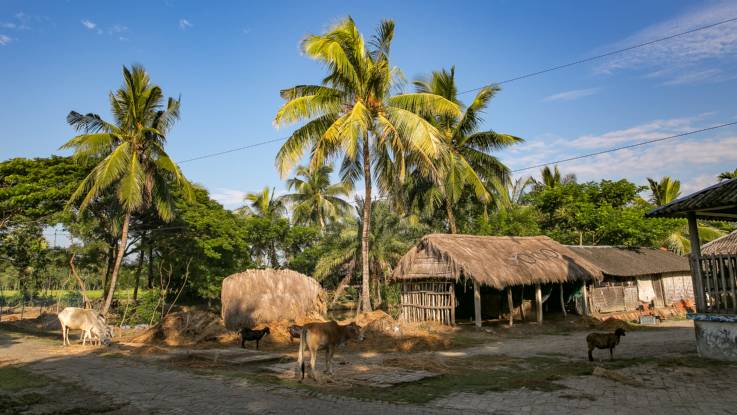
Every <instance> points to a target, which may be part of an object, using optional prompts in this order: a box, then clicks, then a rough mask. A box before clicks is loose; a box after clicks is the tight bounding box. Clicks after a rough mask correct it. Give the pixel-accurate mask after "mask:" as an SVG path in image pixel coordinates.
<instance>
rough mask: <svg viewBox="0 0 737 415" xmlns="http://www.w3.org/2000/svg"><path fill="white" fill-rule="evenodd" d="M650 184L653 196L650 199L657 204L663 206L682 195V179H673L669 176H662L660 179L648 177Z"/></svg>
mask: <svg viewBox="0 0 737 415" xmlns="http://www.w3.org/2000/svg"><path fill="white" fill-rule="evenodd" d="M647 182H648V186H649V187H650V192H651V193H652V196H651V197H650V201H651V202H652V203H653V204H654V205H655V206H663V205H667V204H668V203H670V202H672V201H674V200H676V199H678V196H680V195H681V181H680V180H673V179H671V178H670V177H668V176H664V177H661V178H660V181H656V180H655V179H651V178H649V177H648V178H647Z"/></svg>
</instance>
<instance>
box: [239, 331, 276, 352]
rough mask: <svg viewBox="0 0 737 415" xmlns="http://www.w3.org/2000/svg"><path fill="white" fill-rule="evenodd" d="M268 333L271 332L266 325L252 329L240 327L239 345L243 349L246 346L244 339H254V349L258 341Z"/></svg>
mask: <svg viewBox="0 0 737 415" xmlns="http://www.w3.org/2000/svg"><path fill="white" fill-rule="evenodd" d="M269 333H271V331H270V330H269V328H268V327H264V328H263V329H261V330H252V329H249V328H248V327H244V328H242V329H241V347H242V348H244V349H245V348H246V341H255V342H256V350H258V343H259V342H260V341H261V339H262V338H263V337H264V336H266V335H267V334H269Z"/></svg>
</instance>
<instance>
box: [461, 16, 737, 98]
mask: <svg viewBox="0 0 737 415" xmlns="http://www.w3.org/2000/svg"><path fill="white" fill-rule="evenodd" d="M734 21H737V17H732V18H730V19H727V20H722V21H719V22H716V23H711V24H708V25H706V26H700V27H697V28H695V29H691V30H687V31H685V32H679V33H676V34H673V35H670V36H666V37H661V38H659V39H655V40H651V41H648V42H643V43H638V44H636V45H632V46H628V47H626V48H622V49H617V50H613V51H611V52H607V53H602V54H601V55H596V56H590V57H588V58H584V59H579V60H577V61H573V62H568V63H564V64H562V65H558V66H553V67H550V68H546V69H541V70H539V71H535V72H530V73H527V74H524V75H520V76H516V77H514V78H509V79H505V80H503V81H501V82H496V83H494V84H492V85H503V84H508V83H510V82H515V81H519V80H521V79H526V78H531V77H533V76H537V75H542V74H544V73H548V72H553V71H557V70H559V69H564V68H568V67H571V66H574V65H579V64H582V63H586V62H591V61H595V60H598V59H602V58H606V57H608V56H612V55H617V54H620V53H624V52H629V51H631V50H634V49H638V48H642V47H645V46H650V45H652V44H654V43H658V42H663V41H666V40H670V39H674V38H677V37H680V36H685V35H689V34H691V33H695V32H699V31H701V30H706V29H711V28H713V27H716V26H719V25H723V24H726V23H730V22H734ZM483 88H485V86H482V87H479V88H474V89H469V90H467V91H463V92H459V93H458V95H463V94H468V93H469V92H475V91H478V90H480V89H483Z"/></svg>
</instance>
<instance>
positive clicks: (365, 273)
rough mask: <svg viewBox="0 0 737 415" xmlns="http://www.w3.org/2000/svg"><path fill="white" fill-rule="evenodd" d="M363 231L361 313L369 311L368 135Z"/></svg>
mask: <svg viewBox="0 0 737 415" xmlns="http://www.w3.org/2000/svg"><path fill="white" fill-rule="evenodd" d="M363 184H364V189H365V191H364V201H363V230H362V232H361V299H362V301H363V304H362V305H361V311H363V312H364V313H367V312H369V311H371V289H370V287H369V284H370V283H371V278H370V274H369V231H370V229H371V228H370V227H371V153H370V150H369V138H368V134H366V135H364V137H363Z"/></svg>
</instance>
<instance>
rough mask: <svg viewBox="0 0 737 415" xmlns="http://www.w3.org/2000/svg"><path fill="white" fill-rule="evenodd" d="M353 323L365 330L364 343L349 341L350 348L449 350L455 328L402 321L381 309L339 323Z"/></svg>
mask: <svg viewBox="0 0 737 415" xmlns="http://www.w3.org/2000/svg"><path fill="white" fill-rule="evenodd" d="M351 322H356V324H358V325H359V326H361V328H362V329H363V333H364V341H363V342H362V343H360V344H356V343H353V344H351V343H349V344H348V347H347V348H348V350H351V351H375V352H387V351H399V352H412V351H424V350H440V349H447V348H448V347H450V346H451V344H452V340H451V338H450V336H448V334H449V332H450V331H451V330H452V329H450V328H448V327H447V326H442V325H440V324H437V323H431V322H424V323H419V324H416V323H415V324H409V323H402V322H398V321H396V320H394V318H392V316H390V315H389V314H387V313H385V312H384V311H381V310H375V311H371V312H368V313H361V314H359V315H357V316H356V317H354V318H352V319H348V320H343V321H341V322H340V323H341V324H348V323H351Z"/></svg>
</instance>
